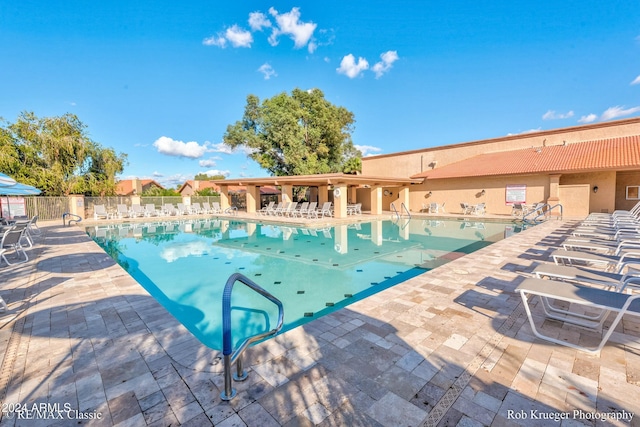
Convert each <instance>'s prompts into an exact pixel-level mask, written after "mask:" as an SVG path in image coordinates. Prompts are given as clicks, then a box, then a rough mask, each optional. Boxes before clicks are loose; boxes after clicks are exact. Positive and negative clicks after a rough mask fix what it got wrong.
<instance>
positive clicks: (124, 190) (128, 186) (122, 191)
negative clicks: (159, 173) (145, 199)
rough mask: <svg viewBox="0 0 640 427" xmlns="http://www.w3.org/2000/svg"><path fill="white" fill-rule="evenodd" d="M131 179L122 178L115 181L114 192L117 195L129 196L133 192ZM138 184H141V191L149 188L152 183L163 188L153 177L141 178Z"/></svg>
mask: <svg viewBox="0 0 640 427" xmlns="http://www.w3.org/2000/svg"><path fill="white" fill-rule="evenodd" d="M133 181H134V180H133V179H123V180H122V181H118V182H117V183H116V194H117V195H118V196H130V195H132V194H133V190H134V188H133ZM140 184H142V191H144V190H146V189H147V188H149V186H151V185H154V186H156V187H158V188H161V189H164V187H163V186H162V185H160V184H158V183H157V182H156V181H154V180H153V179H141V180H140Z"/></svg>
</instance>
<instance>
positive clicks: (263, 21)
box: [249, 12, 271, 31]
mask: <svg viewBox="0 0 640 427" xmlns="http://www.w3.org/2000/svg"><path fill="white" fill-rule="evenodd" d="M249 26H250V27H251V29H252V30H253V31H262V29H263V28H269V27H271V21H270V20H269V18H267V15H265V14H264V13H262V12H251V13H250V14H249Z"/></svg>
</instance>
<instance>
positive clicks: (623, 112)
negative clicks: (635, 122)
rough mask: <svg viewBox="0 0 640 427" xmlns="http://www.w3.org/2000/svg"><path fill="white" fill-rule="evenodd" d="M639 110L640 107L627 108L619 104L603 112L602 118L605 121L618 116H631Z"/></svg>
mask: <svg viewBox="0 0 640 427" xmlns="http://www.w3.org/2000/svg"><path fill="white" fill-rule="evenodd" d="M638 111H640V107H632V108H627V109H625V108H624V107H621V106H619V105H617V106H615V107H610V108H607V110H606V111H605V112H604V113H602V116H600V120H602V121H604V120H612V119H617V118H618V117H624V116H629V115H631V114H634V113H637V112H638Z"/></svg>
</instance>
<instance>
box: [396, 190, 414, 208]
mask: <svg viewBox="0 0 640 427" xmlns="http://www.w3.org/2000/svg"><path fill="white" fill-rule="evenodd" d="M398 201H399V202H400V203H404V205H405V206H406V207H407V210H408V211H409V212H411V206H409V187H400V191H398ZM401 206H402V205H398V209H400V208H401ZM400 213H401V214H404V212H400Z"/></svg>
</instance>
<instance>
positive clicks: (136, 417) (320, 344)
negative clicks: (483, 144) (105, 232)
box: [0, 221, 640, 426]
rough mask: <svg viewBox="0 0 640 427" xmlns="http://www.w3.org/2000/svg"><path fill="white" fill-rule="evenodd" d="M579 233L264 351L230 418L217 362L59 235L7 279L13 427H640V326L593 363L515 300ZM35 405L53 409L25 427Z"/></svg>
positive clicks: (465, 264) (254, 356) (104, 259)
mask: <svg viewBox="0 0 640 427" xmlns="http://www.w3.org/2000/svg"><path fill="white" fill-rule="evenodd" d="M572 226H573V223H571V222H563V221H550V222H547V223H545V224H542V225H539V226H536V227H534V228H531V229H529V230H526V231H525V232H522V233H520V234H517V235H514V236H512V237H510V238H508V239H506V240H502V241H500V242H497V243H495V244H493V245H491V246H489V247H487V248H484V249H482V250H480V251H477V252H475V253H473V254H471V255H467V256H465V257H463V258H459V259H456V260H454V261H452V262H450V263H448V264H446V265H444V266H441V267H438V268H437V269H434V270H432V271H429V272H427V273H425V274H422V275H420V276H418V277H415V278H413V279H411V280H408V281H406V282H404V283H401V284H400V285H397V286H394V287H392V288H389V289H387V290H385V291H383V292H380V293H378V294H376V295H373V296H371V297H369V298H367V299H365V300H362V301H360V302H357V303H355V304H353V305H350V306H348V307H347V308H344V309H342V310H340V311H337V312H335V313H334V314H331V315H328V316H325V317H322V318H320V319H318V320H315V321H313V322H311V323H308V324H306V325H304V326H302V327H299V328H297V329H294V330H292V331H289V332H287V333H284V334H282V335H280V336H278V337H276V338H275V339H272V340H269V341H267V342H265V343H262V344H259V345H258V346H256V347H254V348H252V349H250V350H249V351H248V352H247V353H248V354H247V357H246V359H245V360H246V364H247V365H250V367H249V368H250V369H249V371H250V373H249V378H248V380H247V381H245V382H243V383H235V384H234V387H236V389H237V390H238V396H237V397H236V398H235V399H234V400H232V401H231V402H223V401H221V399H220V391H221V390H222V388H223V378H222V375H221V371H222V363H221V359H220V354H219V353H218V352H217V351H212V350H210V349H208V348H206V347H204V346H203V345H201V344H200V343H199V342H198V340H197V339H196V338H194V337H193V336H192V335H191V334H190V333H189V332H188V331H187V330H186V329H185V328H184V327H183V326H181V325H180V324H179V323H178V322H177V321H176V320H175V319H174V318H173V317H172V316H171V315H170V314H168V313H167V312H166V310H165V309H164V308H163V307H162V306H160V304H159V303H157V302H156V301H155V300H154V299H153V298H152V297H150V296H149V294H148V293H147V292H146V291H145V290H144V289H143V288H142V287H141V286H140V285H138V283H137V282H136V281H135V280H133V279H132V278H131V277H130V276H129V275H128V274H127V273H126V272H125V271H124V270H123V269H122V268H121V267H120V266H118V265H117V264H115V262H114V261H113V260H112V259H111V258H109V257H108V256H107V255H106V254H105V253H104V252H103V251H102V249H100V248H99V247H98V246H97V245H96V244H95V243H94V242H93V241H91V239H90V238H89V237H88V236H87V235H86V234H85V233H84V231H83V230H82V229H80V228H76V227H62V226H60V225H58V224H49V225H47V226H45V227H41V228H42V229H43V237H42V238H40V239H39V240H38V244H37V245H35V246H34V248H32V249H30V250H28V253H29V256H30V258H31V261H30V262H28V263H26V264H21V265H16V266H13V267H7V266H6V265H3V266H2V267H0V280H1V283H0V295H2V297H3V298H4V299H5V300H6V301H7V303H8V305H9V311H8V312H6V313H2V314H1V317H0V350H1V354H0V357H2V365H1V368H0V395H1V396H0V400H1V401H2V404H3V407H2V409H3V411H4V413H3V417H2V420H1V421H0V426H5V425H6V426H10V425H16V426H21V425H25V426H31V425H38V426H40V425H42V426H47V425H56V426H59V425H70V424H71V423H73V425H78V424H88V425H107V426H111V425H117V426H140V425H149V426H168V425H173V426H175V425H183V426H206V425H216V426H244V425H247V426H279V425H286V426H299V425H302V426H306V425H309V426H311V425H321V426H334V425H335V426H345V425H349V426H358V425H361V426H419V425H424V426H436V425H459V426H481V425H495V426H502V425H505V426H506V425H522V426H540V425H550V424H558V422H556V421H550V420H541V419H536V417H556V418H558V421H561V425H563V426H573V425H583V424H584V425H640V422H639V421H638V419H637V418H636V416H635V415H636V414H638V415H640V399H638V397H639V396H640V322H638V320H637V319H635V320H634V319H633V318H628V319H625V320H624V321H623V322H622V323H621V324H620V325H619V326H618V330H617V331H616V332H615V333H614V335H613V337H612V339H611V341H610V342H609V344H608V345H607V346H606V347H605V348H604V350H603V351H602V352H601V354H600V355H597V356H593V355H588V354H586V353H581V352H578V351H576V350H572V349H569V348H565V347H561V346H557V345H552V344H550V343H546V342H544V341H541V340H538V339H535V338H534V337H533V336H532V333H531V330H530V327H529V324H528V322H526V316H525V315H524V310H523V309H522V304H521V300H520V297H519V295H517V294H515V293H514V292H513V290H514V288H515V287H516V286H517V285H518V284H519V283H520V281H521V280H522V278H523V277H524V276H526V273H527V272H529V271H531V269H532V268H533V267H534V266H535V265H536V263H538V262H541V261H544V260H547V259H548V255H549V253H550V252H551V251H552V250H553V249H554V248H555V247H557V245H558V244H560V243H561V242H562V240H563V239H564V237H565V236H566V234H567V233H568V232H569V231H570V228H571V227H572ZM216 279H217V280H219V281H220V283H221V286H222V284H223V283H224V281H225V280H226V277H220V278H216ZM538 313H540V311H538ZM543 329H544V331H545V332H546V333H548V334H553V335H555V336H559V337H563V338H566V339H567V340H571V341H576V342H577V341H579V342H581V343H583V344H584V343H588V342H591V341H593V340H594V339H595V338H596V335H595V334H594V333H593V332H590V331H587V330H585V329H582V328H577V327H570V326H563V324H561V323H559V322H555V321H547V322H545V323H544V326H543ZM34 403H35V404H42V403H46V404H49V406H48V407H47V408H45V411H44V413H41V414H38V413H37V412H36V413H35V415H36V417H35V418H34V419H20V418H19V417H20V416H25V415H29V414H30V413H28V412H25V411H24V410H22V411H20V410H19V409H20V408H18V407H17V406H16V405H17V404H20V405H23V406H22V409H24V406H25V405H26V407H27V409H33V408H34V406H33V404H34ZM56 404H58V405H57V406H56ZM35 408H40V407H39V406H37V407H35ZM59 409H62V411H59ZM66 409H70V411H68V412H67V411H66ZM574 410H575V411H583V412H575V413H574V412H573V411H574ZM623 411H625V412H623ZM594 414H595V415H597V416H600V417H601V416H603V415H605V414H622V415H624V414H631V415H633V419H632V420H631V421H629V420H627V421H624V420H618V421H611V420H608V421H594V420H593V419H587V418H589V417H590V418H593V417H594ZM31 415H34V413H31ZM98 415H99V416H100V419H91V420H86V419H85V420H77V419H76V418H77V417H79V416H84V417H88V416H93V417H97V416H98ZM55 416H62V417H63V419H62V420H60V419H54V418H53V417H55ZM585 417H587V418H585ZM69 418H72V419H73V421H72V420H70V419H69ZM561 418H565V419H561Z"/></svg>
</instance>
